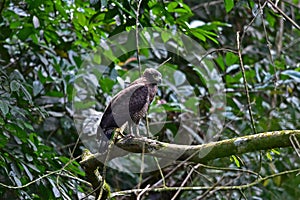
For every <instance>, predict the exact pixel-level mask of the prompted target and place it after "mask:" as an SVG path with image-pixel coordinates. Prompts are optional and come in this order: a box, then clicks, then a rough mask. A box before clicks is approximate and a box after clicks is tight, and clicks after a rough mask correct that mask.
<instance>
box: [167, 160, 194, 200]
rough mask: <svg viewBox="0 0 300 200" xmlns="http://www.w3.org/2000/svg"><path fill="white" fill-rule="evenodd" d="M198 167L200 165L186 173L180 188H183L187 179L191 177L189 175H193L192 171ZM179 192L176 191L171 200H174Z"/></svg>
mask: <svg viewBox="0 0 300 200" xmlns="http://www.w3.org/2000/svg"><path fill="white" fill-rule="evenodd" d="M199 166H200V165H199V164H198V165H196V166H195V167H193V168H192V169H191V171H190V172H189V173H188V175H187V176H186V177H185V179H184V180H183V182H182V183H181V185H180V187H183V186H184V185H185V184H186V182H187V181H188V179H189V178H190V177H191V175H192V174H193V172H194V170H195V169H197V168H198V167H199ZM180 192H181V190H180V189H179V190H177V192H176V193H175V194H174V196H173V197H172V199H171V200H175V199H176V197H177V196H178V195H179V193H180Z"/></svg>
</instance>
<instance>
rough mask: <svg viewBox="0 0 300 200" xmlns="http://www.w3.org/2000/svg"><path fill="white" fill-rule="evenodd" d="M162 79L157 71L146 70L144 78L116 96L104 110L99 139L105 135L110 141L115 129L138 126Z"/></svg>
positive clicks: (98, 132) (98, 133)
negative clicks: (125, 125) (127, 125)
mask: <svg viewBox="0 0 300 200" xmlns="http://www.w3.org/2000/svg"><path fill="white" fill-rule="evenodd" d="M161 78H162V76H161V74H160V72H158V71H157V70H155V69H152V68H149V69H146V70H145V71H144V73H143V75H142V77H140V78H139V79H137V80H135V81H134V82H132V83H131V84H130V85H129V86H128V87H127V88H125V89H123V90H121V91H120V92H119V93H118V94H116V95H115V96H114V97H113V98H112V100H111V101H110V103H109V104H108V106H107V107H106V109H105V110H104V113H103V116H102V119H101V122H100V126H99V127H98V131H97V138H98V139H100V138H101V136H102V135H103V134H104V135H105V136H106V137H107V138H108V139H110V138H111V135H112V132H113V131H114V129H115V128H120V127H121V126H122V125H123V124H125V123H126V122H128V123H129V125H132V124H136V125H137V124H138V123H139V121H140V119H141V118H142V117H144V116H145V114H146V113H147V110H148V108H149V105H150V104H151V102H152V101H153V99H154V96H155V95H156V92H157V84H158V83H160V82H161Z"/></svg>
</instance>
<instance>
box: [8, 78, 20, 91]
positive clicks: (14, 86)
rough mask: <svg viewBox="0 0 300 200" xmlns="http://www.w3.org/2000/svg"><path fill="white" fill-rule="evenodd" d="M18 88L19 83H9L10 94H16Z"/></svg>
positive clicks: (14, 81)
mask: <svg viewBox="0 0 300 200" xmlns="http://www.w3.org/2000/svg"><path fill="white" fill-rule="evenodd" d="M19 88H20V83H19V82H18V81H16V80H13V81H12V82H10V90H11V91H12V92H16V91H19Z"/></svg>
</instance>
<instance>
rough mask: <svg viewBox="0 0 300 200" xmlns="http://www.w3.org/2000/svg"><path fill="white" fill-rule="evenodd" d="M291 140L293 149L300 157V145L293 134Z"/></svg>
mask: <svg viewBox="0 0 300 200" xmlns="http://www.w3.org/2000/svg"><path fill="white" fill-rule="evenodd" d="M289 138H290V141H291V144H292V146H293V148H294V149H295V151H296V153H297V155H298V157H300V144H299V141H298V139H297V137H296V136H295V135H294V134H293V135H291V136H290V137H289Z"/></svg>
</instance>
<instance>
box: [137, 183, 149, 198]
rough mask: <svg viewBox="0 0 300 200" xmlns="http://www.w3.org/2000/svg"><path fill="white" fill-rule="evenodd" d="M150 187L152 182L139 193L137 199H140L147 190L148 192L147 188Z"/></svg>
mask: <svg viewBox="0 0 300 200" xmlns="http://www.w3.org/2000/svg"><path fill="white" fill-rule="evenodd" d="M149 187H150V184H148V185H147V186H146V187H145V188H144V189H143V190H142V191H141V192H140V193H139V195H138V196H137V198H136V199H137V200H140V199H141V197H142V196H143V194H145V192H147V189H148V188H149Z"/></svg>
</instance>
